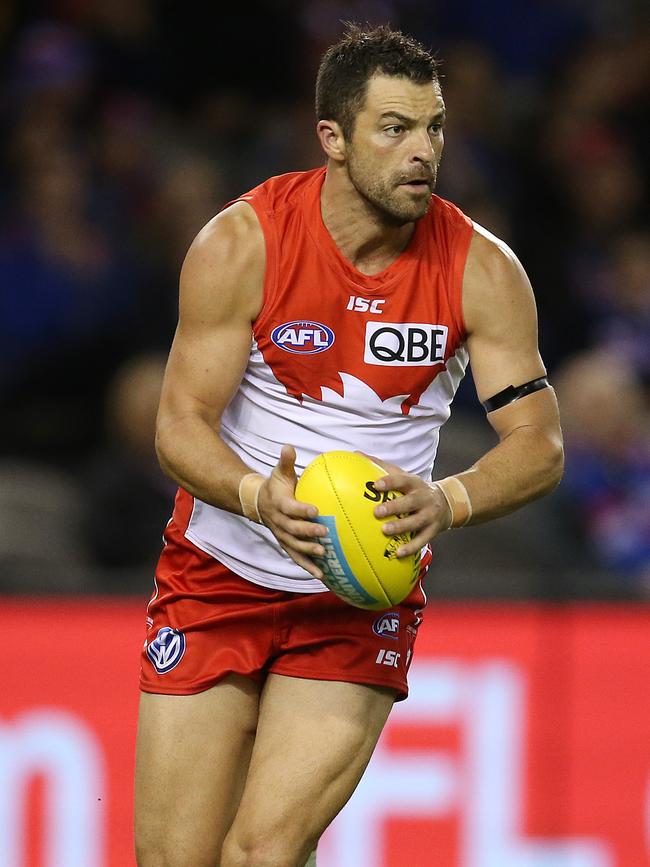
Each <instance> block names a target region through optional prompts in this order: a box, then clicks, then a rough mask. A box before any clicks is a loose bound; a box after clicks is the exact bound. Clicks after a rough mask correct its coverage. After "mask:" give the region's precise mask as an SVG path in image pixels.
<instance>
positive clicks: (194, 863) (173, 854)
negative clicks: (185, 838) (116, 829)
mask: <svg viewBox="0 0 650 867" xmlns="http://www.w3.org/2000/svg"><path fill="white" fill-rule="evenodd" d="M135 859H136V864H137V865H138V867H215V865H216V864H217V862H216V860H215V859H214V858H209V859H208V860H205V859H204V858H201V857H200V856H198V855H197V853H196V852H189V851H187V849H186V848H185V847H184V846H182V845H167V844H165V843H164V842H160V843H158V842H157V843H154V844H148V843H142V842H140V841H139V840H138V839H137V837H136V843H135Z"/></svg>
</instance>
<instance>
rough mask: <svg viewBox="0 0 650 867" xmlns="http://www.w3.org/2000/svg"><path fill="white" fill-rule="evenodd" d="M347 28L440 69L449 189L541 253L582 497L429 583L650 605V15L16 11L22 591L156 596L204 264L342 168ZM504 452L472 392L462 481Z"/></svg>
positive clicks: (10, 573)
mask: <svg viewBox="0 0 650 867" xmlns="http://www.w3.org/2000/svg"><path fill="white" fill-rule="evenodd" d="M222 9H226V10H228V11H222ZM341 20H356V21H360V22H366V21H368V22H370V23H386V22H387V23H390V24H392V25H393V26H395V27H398V28H401V29H403V30H404V31H406V32H408V33H410V34H412V35H414V36H415V37H417V38H418V39H420V40H421V41H423V42H424V43H425V44H426V45H427V46H429V47H432V48H434V49H435V50H436V51H437V52H438V55H439V57H440V59H441V61H442V67H441V70H442V76H443V77H442V83H443V91H444V96H445V99H446V102H447V107H448V112H449V125H448V129H447V133H446V150H445V155H444V158H443V165H442V171H441V183H440V187H439V193H440V194H441V195H442V196H444V197H446V198H449V199H451V200H452V201H454V202H455V203H456V204H458V205H459V206H460V207H461V208H463V210H465V211H466V212H467V213H468V214H469V215H470V216H471V217H473V218H474V219H475V220H477V221H478V222H480V223H482V224H483V225H484V226H486V227H487V228H488V229H490V230H491V231H493V232H494V233H495V234H497V235H499V236H500V237H502V238H504V239H505V240H506V241H507V242H508V243H510V244H511V245H512V246H513V248H514V249H515V251H516V252H517V253H518V255H519V256H520V258H521V260H522V262H523V264H524V266H525V268H526V269H527V271H528V273H529V275H530V277H531V280H532V282H533V286H534V288H535V292H536V296H537V301H538V306H539V317H540V339H541V346H542V352H543V355H544V359H545V361H546V363H547V366H548V368H549V372H550V375H551V379H552V382H553V384H554V385H555V387H556V389H557V391H558V394H559V397H560V402H561V409H562V416H563V425H564V430H565V437H566V444H567V472H566V476H565V479H564V481H563V483H562V485H561V486H560V488H559V489H558V491H557V492H556V493H555V494H553V495H552V497H550V498H547V499H546V500H544V501H541V502H539V503H536V504H534V505H531V506H529V507H527V508H526V509H525V510H523V511H522V512H520V513H517V514H516V515H514V516H511V517H509V518H507V519H503V520H501V521H498V522H495V523H493V524H489V525H486V526H484V527H480V528H475V529H472V530H469V531H458V532H454V533H449V534H446V536H444V537H443V538H441V539H440V540H439V541H437V542H436V543H435V548H434V555H435V556H434V566H433V569H432V570H431V573H430V576H429V578H428V589H429V593H430V594H432V595H433V596H434V597H437V598H439V599H443V598H458V597H460V598H491V597H494V598H530V597H533V598H545V599H555V600H562V599H567V598H591V597H604V598H615V599H616V598H621V599H639V600H643V599H647V598H648V596H649V595H650V436H649V433H650V402H649V393H650V392H649V385H650V354H649V352H648V347H649V346H650V339H649V338H650V222H649V216H650V215H649V207H648V205H649V201H650V199H649V197H648V180H649V177H648V175H649V168H650V163H649V161H648V153H649V152H650V148H649V146H648V145H649V137H650V112H649V110H648V107H649V106H650V14H649V12H648V7H647V4H645V3H642V2H634V0H563V2H561V0H546V2H543V0H530V2H526V3H521V2H516V0H495V2H492V3H490V4H485V3H483V2H479V0H465V2H463V3H458V2H453V0H438V2H435V0H434V2H422V0H401V2H397V0H358V2H345V0H339V2H336V0H334V2H328V0H304V2H298V0H276V2H270V0H269V2H249V3H247V4H246V5H245V6H242V7H241V10H240V11H237V10H236V8H235V4H233V5H232V6H231V7H227V6H223V5H220V4H209V5H208V4H180V3H177V2H173V0H159V2H153V0H59V2H56V0H53V2H42V3H29V2H19V0H13V2H12V0H4V2H3V4H2V6H1V8H0V46H1V51H0V58H1V60H0V64H1V75H2V84H3V86H2V88H1V91H0V122H1V124H2V145H1V147H2V151H1V156H0V172H1V175H2V183H1V184H0V418H1V419H2V423H1V424H0V592H5V593H22V592H33V593H59V592H63V593H70V592H73V593H86V592H87V593H106V592H108V593H135V594H147V593H148V592H149V588H150V586H151V580H152V574H153V567H154V565H155V561H156V558H157V555H158V552H159V549H160V539H161V532H162V528H163V527H164V525H165V523H166V521H167V518H168V517H169V514H170V510H171V504H172V498H173V493H174V490H173V486H172V484H171V483H170V482H169V481H168V480H166V479H165V478H164V477H163V476H162V474H161V472H160V470H159V469H158V467H157V463H156V459H155V454H154V451H153V431H154V420H155V411H156V406H157V399H158V394H159V390H160V381H161V376H162V372H163V368H164V363H165V357H166V353H167V351H168V348H169V344H170V342H171V338H172V335H173V330H174V326H175V319H176V305H177V279H178V273H179V269H180V265H181V262H182V260H183V256H184V254H185V252H186V250H187V247H188V245H189V244H190V242H191V240H192V238H193V236H194V235H195V234H196V232H197V231H198V230H199V229H200V228H201V226H202V225H203V224H204V223H205V222H206V221H207V220H208V219H210V217H211V216H213V215H214V213H216V211H218V210H219V209H220V207H222V205H223V204H224V203H225V202H227V201H228V200H229V199H231V198H233V197H235V196H237V195H238V194H240V193H242V192H244V191H245V190H247V189H249V188H250V187H252V186H254V185H256V184H257V183H259V182H260V181H262V180H264V179H265V178H266V177H268V176H269V175H273V174H279V173H281V172H284V171H294V170H298V169H308V168H312V167H314V166H316V165H319V164H322V162H323V156H322V154H321V152H320V149H319V146H318V143H317V140H316V137H315V134H314V115H313V84H314V75H315V70H316V68H317V64H318V60H319V56H320V54H321V52H322V51H323V50H324V49H325V48H326V47H327V46H328V45H329V44H330V43H331V42H332V41H334V40H336V39H337V37H338V36H339V34H340V33H341V30H342V24H341ZM493 441H494V437H493V434H492V432H491V429H490V428H489V426H488V425H487V423H486V421H485V419H484V413H483V411H482V410H481V409H480V407H478V404H477V401H476V396H475V394H474V391H473V388H472V385H471V382H467V383H466V384H464V385H463V387H462V389H461V392H460V394H459V396H458V399H457V402H456V404H455V411H454V415H453V418H452V421H450V422H449V424H448V426H447V427H446V428H445V430H444V431H443V436H442V445H441V450H440V456H439V463H438V465H437V468H436V473H435V474H436V476H437V477H441V476H443V475H446V474H447V473H449V472H453V471H455V470H459V469H462V468H464V467H466V466H468V465H469V464H470V463H472V462H473V461H474V460H475V459H476V458H477V457H478V456H479V455H480V454H481V453H482V452H483V451H485V450H486V449H487V448H489V447H490V445H491V444H492V443H493Z"/></svg>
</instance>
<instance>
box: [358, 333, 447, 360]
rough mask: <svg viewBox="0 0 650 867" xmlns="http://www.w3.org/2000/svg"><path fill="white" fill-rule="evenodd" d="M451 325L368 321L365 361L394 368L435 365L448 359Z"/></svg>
mask: <svg viewBox="0 0 650 867" xmlns="http://www.w3.org/2000/svg"><path fill="white" fill-rule="evenodd" d="M447 330H448V329H447V326H446V325H431V324H429V323H427V322H368V323H366V343H365V350H364V355H363V360H364V361H365V362H366V364H380V365H388V366H391V367H396V366H399V367H433V366H434V365H435V364H442V363H443V362H444V360H445V349H446V348H447Z"/></svg>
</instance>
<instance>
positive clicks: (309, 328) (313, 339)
mask: <svg viewBox="0 0 650 867" xmlns="http://www.w3.org/2000/svg"><path fill="white" fill-rule="evenodd" d="M335 339H336V338H335V336H334V332H333V331H332V329H331V328H328V327H327V325H322V324H321V323H320V322H312V321H310V320H309V319H296V320H295V321H294V322H285V323H284V324H283V325H278V327H277V328H274V329H273V331H272V332H271V340H272V341H273V342H274V343H275V345H276V346H279V347H280V349H284V351H285V352H294V353H296V354H298V355H315V354H316V353H317V352H325V350H326V349H329V348H330V346H331V345H332V344H333V343H334V340H335Z"/></svg>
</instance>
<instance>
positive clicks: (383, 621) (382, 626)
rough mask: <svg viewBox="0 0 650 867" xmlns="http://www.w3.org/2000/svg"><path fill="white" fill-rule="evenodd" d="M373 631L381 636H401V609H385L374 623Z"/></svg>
mask: <svg viewBox="0 0 650 867" xmlns="http://www.w3.org/2000/svg"><path fill="white" fill-rule="evenodd" d="M372 631H373V632H374V633H375V635H379V637H380V638H398V637H399V611H385V612H384V613H383V614H380V615H379V617H378V618H377V619H376V620H375V622H374V623H373V624H372Z"/></svg>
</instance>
